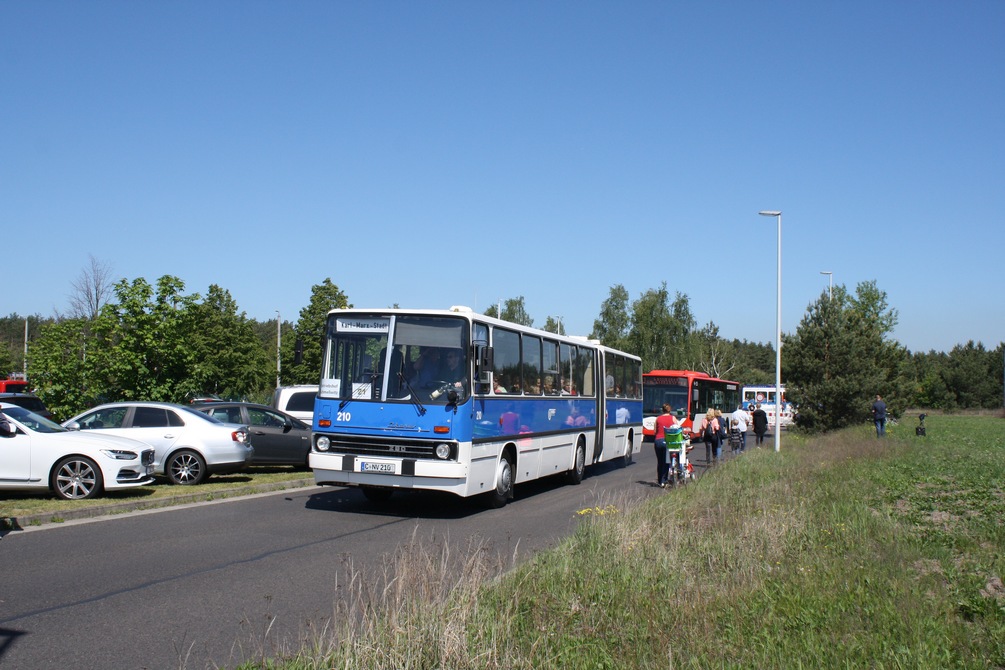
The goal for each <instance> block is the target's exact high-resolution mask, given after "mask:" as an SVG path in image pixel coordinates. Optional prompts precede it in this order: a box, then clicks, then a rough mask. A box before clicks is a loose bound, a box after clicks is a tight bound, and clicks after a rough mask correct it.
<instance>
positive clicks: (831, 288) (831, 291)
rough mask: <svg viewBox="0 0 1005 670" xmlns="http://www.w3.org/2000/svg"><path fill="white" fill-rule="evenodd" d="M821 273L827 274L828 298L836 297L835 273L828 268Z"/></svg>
mask: <svg viewBox="0 0 1005 670" xmlns="http://www.w3.org/2000/svg"><path fill="white" fill-rule="evenodd" d="M820 274H822V275H827V299H828V300H833V299H834V273H833V272H828V271H827V270H821V271H820Z"/></svg>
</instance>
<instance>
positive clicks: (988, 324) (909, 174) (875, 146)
mask: <svg viewBox="0 0 1005 670" xmlns="http://www.w3.org/2000/svg"><path fill="white" fill-rule="evenodd" d="M1003 35H1005V2H1002V1H1000V0H983V1H982V0H977V1H968V0H964V1H962V2H944V1H937V0H927V1H926V0H922V1H917V0H911V1H885V2H875V1H873V0H861V1H851V2H844V1H842V2H837V1H836V0H835V1H830V2H773V1H762V2H751V1H746V0H744V1H742V2H697V1H695V2H651V3H650V2H629V3H618V2H596V1H591V0H575V1H570V2H530V1H511V2H477V1H476V2H471V1H458V2H381V1H373V2H335V1H330V2H329V1H325V2H254V1H247V2H244V1H242V2H219V1H218V2H203V1H199V2H174V1H172V2H153V1H150V2H127V1H121V2H100V1H88V2H69V1H65V2H53V1H44V0H43V1H41V2H35V1H32V2H28V1H23V0H15V1H11V0H5V1H4V2H2V3H0V86H2V93H0V157H2V159H0V226H2V228H3V231H4V233H5V235H4V239H5V240H6V241H7V242H8V245H7V247H6V258H7V263H6V267H7V272H6V273H5V274H6V281H5V282H4V290H3V292H2V296H3V297H2V299H0V314H3V315H8V314H11V313H18V314H21V315H26V314H41V315H43V316H46V315H51V314H53V313H54V312H66V311H67V307H68V296H69V294H70V293H71V283H72V282H73V281H74V279H76V278H77V277H79V276H80V274H81V272H82V271H83V270H84V269H85V268H86V267H87V266H88V265H89V259H88V257H89V255H93V256H94V257H95V258H96V259H97V260H99V261H101V262H104V263H107V264H108V265H109V266H110V267H111V268H112V270H113V273H114V275H115V277H117V278H122V277H124V278H127V279H129V280H133V279H136V278H144V279H146V280H147V281H149V282H150V283H154V282H155V281H156V280H157V278H159V277H161V276H162V275H165V274H170V275H175V276H177V277H179V278H181V279H182V280H183V281H184V282H185V287H186V291H187V292H190V293H194V292H198V293H200V294H203V295H205V293H206V290H207V288H208V287H209V286H210V285H211V284H218V285H220V286H222V287H223V288H225V289H227V290H229V291H230V292H231V294H232V295H233V297H234V299H235V300H236V301H237V303H238V305H239V307H240V309H241V310H242V311H244V312H246V313H247V314H248V316H250V317H253V318H256V319H259V320H267V319H273V318H275V312H276V310H279V311H280V312H281V313H282V315H283V318H284V319H289V320H296V318H297V317H298V314H299V311H300V310H301V309H302V308H303V307H305V306H306V305H307V304H308V301H309V298H310V289H311V287H312V286H313V285H315V284H318V283H320V282H322V281H323V280H324V279H325V278H326V277H330V278H331V279H332V281H333V282H335V283H336V284H337V285H338V286H339V287H340V288H341V289H342V290H343V291H344V292H345V293H346V294H347V296H348V298H349V301H350V302H351V303H352V304H354V305H355V306H356V307H386V306H390V305H393V304H398V305H399V306H401V307H417V308H418V307H437V308H439V307H449V306H450V305H457V304H463V305H469V306H471V307H473V308H475V309H477V310H478V311H484V310H486V309H487V308H488V307H490V306H491V305H493V304H495V303H496V302H497V301H498V300H499V299H506V298H511V297H517V296H524V298H525V302H526V307H527V310H528V312H529V313H530V315H531V316H532V317H533V318H534V322H535V325H543V324H544V322H545V320H546V319H547V317H548V316H549V315H552V316H561V317H562V319H563V322H564V324H565V326H566V328H567V330H568V331H569V332H570V333H573V334H584V335H585V334H588V333H589V332H590V330H591V328H592V325H593V321H594V319H595V318H596V317H597V315H598V313H599V310H600V305H601V303H602V302H603V301H604V300H605V299H606V298H607V297H608V295H609V292H610V288H611V287H612V286H614V285H616V284H623V285H624V286H625V288H626V289H627V290H628V292H629V295H630V297H631V299H633V300H634V299H636V298H638V297H639V296H640V295H641V294H642V293H643V292H645V291H646V290H648V289H651V288H656V287H658V286H659V285H660V283H661V282H663V281H666V282H667V285H668V288H669V289H670V290H671V292H673V291H680V292H682V293H684V294H686V295H687V296H688V297H689V299H690V303H691V307H692V310H693V311H694V313H695V315H696V317H697V319H698V322H699V325H703V324H705V323H707V322H708V321H710V320H711V321H714V322H715V323H716V324H718V325H719V328H720V331H719V332H720V335H722V336H724V337H727V338H740V339H746V340H750V341H756V342H773V340H774V332H775V268H776V258H775V244H776V225H775V220H774V219H771V218H766V217H761V216H758V214H757V213H758V211H759V210H763V209H780V210H782V211H783V216H782V226H783V229H782V245H783V250H782V261H783V270H782V272H783V279H782V284H783V300H782V302H783V306H782V310H783V318H782V327H783V330H785V331H786V332H792V331H794V330H795V329H796V327H797V326H798V324H799V321H800V320H801V319H802V317H803V316H804V314H805V312H806V308H807V306H808V305H809V304H810V303H811V302H813V301H815V300H816V299H817V298H818V297H819V296H820V295H821V292H823V291H826V289H827V277H826V276H824V275H821V274H820V272H821V271H831V272H833V273H834V275H833V278H834V282H835V284H836V285H839V284H843V285H845V286H846V287H847V288H848V289H849V290H851V291H854V288H855V286H856V285H857V284H858V283H859V282H863V281H868V280H876V281H877V283H878V286H879V288H880V289H882V290H884V291H886V293H887V295H888V299H889V303H890V306H891V307H893V308H895V309H897V310H898V312H899V325H898V326H897V329H896V331H895V333H894V336H895V337H896V339H897V340H899V341H900V342H901V343H903V344H904V345H905V346H907V347H908V348H910V349H911V350H914V351H927V350H929V349H936V350H940V351H949V350H950V349H951V348H952V347H953V346H954V345H956V344H963V343H966V342H967V341H968V340H971V339H973V340H975V341H978V340H979V341H982V342H983V343H984V344H985V345H986V346H988V347H994V346H997V344H998V343H999V342H1001V341H1002V340H1005V291H1003V290H1002V285H1003V281H1002V277H1003V273H1005V262H1003V261H1005V259H1003V251H1005V39H1003Z"/></svg>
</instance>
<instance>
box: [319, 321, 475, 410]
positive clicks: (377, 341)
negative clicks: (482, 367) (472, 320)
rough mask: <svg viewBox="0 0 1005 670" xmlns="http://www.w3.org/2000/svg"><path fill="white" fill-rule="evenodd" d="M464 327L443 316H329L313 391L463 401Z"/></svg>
mask: <svg viewBox="0 0 1005 670" xmlns="http://www.w3.org/2000/svg"><path fill="white" fill-rule="evenodd" d="M468 330H469V328H468V322H467V321H466V320H465V319H462V318H456V317H448V316H409V315H396V316H389V315H379V314H374V315H373V316H359V315H353V316H347V315H332V317H331V318H330V320H329V323H328V343H327V349H326V358H325V363H324V366H323V370H322V374H321V387H320V391H319V393H318V395H319V396H321V397H322V398H338V399H341V400H344V401H348V400H353V401H355V400H380V401H395V400H400V401H402V402H414V401H416V400H418V401H420V402H422V403H427V402H432V403H439V404H446V403H450V402H456V403H462V402H464V399H466V398H467V396H468V394H469V393H470V388H471V372H470V365H471V362H470V356H469V353H468V352H469V351H470V348H469V346H468ZM389 343H390V346H389ZM450 391H453V393H451V392H450Z"/></svg>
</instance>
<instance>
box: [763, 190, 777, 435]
mask: <svg viewBox="0 0 1005 670" xmlns="http://www.w3.org/2000/svg"><path fill="white" fill-rule="evenodd" d="M758 214H760V215H761V216H773V217H775V219H776V220H777V221H778V295H777V299H776V304H777V308H778V309H777V312H776V314H775V430H774V431H773V432H774V434H775V451H780V450H781V448H782V447H781V442H780V435H779V434H780V433H781V432H782V428H781V421H780V420H779V419H780V418H781V415H782V213H781V212H780V211H778V210H768V209H765V210H762V211H760V212H758Z"/></svg>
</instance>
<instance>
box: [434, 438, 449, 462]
mask: <svg viewBox="0 0 1005 670" xmlns="http://www.w3.org/2000/svg"><path fill="white" fill-rule="evenodd" d="M436 457H437V458H438V459H440V460H441V461H445V460H447V459H448V458H450V445H449V444H446V443H444V442H441V443H439V444H438V445H436Z"/></svg>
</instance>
